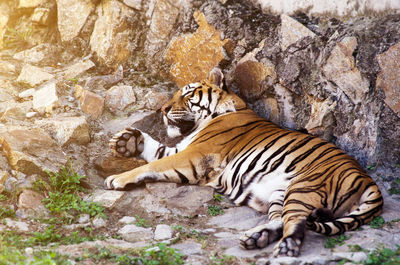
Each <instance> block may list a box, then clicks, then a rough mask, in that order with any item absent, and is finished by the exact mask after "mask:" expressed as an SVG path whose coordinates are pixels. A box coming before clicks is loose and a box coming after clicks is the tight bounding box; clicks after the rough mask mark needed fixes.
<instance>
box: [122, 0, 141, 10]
mask: <svg viewBox="0 0 400 265" xmlns="http://www.w3.org/2000/svg"><path fill="white" fill-rule="evenodd" d="M123 2H124V4H125V5H127V6H129V7H132V8H134V9H136V10H141V9H142V0H123Z"/></svg>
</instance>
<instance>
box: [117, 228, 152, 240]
mask: <svg viewBox="0 0 400 265" xmlns="http://www.w3.org/2000/svg"><path fill="white" fill-rule="evenodd" d="M118 234H119V235H120V236H121V237H122V238H123V239H124V240H126V241H128V242H139V241H149V240H151V239H153V232H152V231H151V228H144V227H138V226H136V225H125V226H124V227H122V228H121V229H119V230H118Z"/></svg>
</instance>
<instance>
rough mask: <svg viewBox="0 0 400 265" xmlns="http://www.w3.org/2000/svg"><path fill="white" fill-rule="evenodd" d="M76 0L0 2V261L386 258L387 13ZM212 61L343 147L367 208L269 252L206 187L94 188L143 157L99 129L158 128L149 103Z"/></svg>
mask: <svg viewBox="0 0 400 265" xmlns="http://www.w3.org/2000/svg"><path fill="white" fill-rule="evenodd" d="M17 2H18V4H17ZM83 2H84V4H82V3H83ZM83 2H82V1H77V0H57V1H53V0H42V1H39V0H30V1H28V0H24V1H22V0H21V1H15V2H14V1H4V2H1V3H0V33H1V34H0V39H1V41H0V47H3V48H2V49H1V50H0V151H1V152H0V191H1V194H0V206H1V207H0V218H1V219H2V221H3V222H1V224H0V251H1V253H0V264H68V263H70V264H132V263H133V262H136V264H157V263H151V260H153V261H154V260H163V261H162V262H161V264H182V263H184V264H260V265H261V264H338V263H341V264H343V263H346V262H353V263H365V264H384V262H385V260H386V261H387V262H388V263H386V264H400V262H399V256H400V247H399V246H398V245H396V244H399V242H400V222H399V218H400V203H399V201H400V197H399V194H400V182H399V177H398V173H399V171H400V166H399V163H400V160H399V156H398V153H399V152H398V151H399V150H400V142H398V141H397V140H396V139H398V136H399V132H400V130H399V129H398V128H399V126H400V114H399V113H400V108H399V106H398V105H396V104H397V103H398V100H397V99H398V97H399V95H400V94H399V93H400V92H399V91H398V84H399V78H398V77H399V70H398V64H399V61H398V58H400V57H399V56H398V54H399V51H400V46H399V41H400V33H399V31H398V28H399V26H400V16H398V15H385V16H377V17H365V18H364V17H363V18H352V19H349V20H346V19H336V18H325V17H319V18H315V17H311V16H307V15H305V14H296V15H294V16H287V15H281V16H277V15H275V14H269V13H263V12H261V11H260V10H259V9H257V8H256V7H254V6H252V5H250V4H248V3H247V2H246V3H247V4H240V3H238V2H236V1H211V0H209V1H187V3H186V2H185V3H183V2H184V1H183V2H179V3H175V2H173V1H168V0H158V1H146V0H143V1H138V0H124V1H117V0H107V1H101V3H100V1H83ZM71 10H72V11H73V12H71ZM4 11H7V12H5V13H4ZM249 17H251V18H252V19H249ZM4 21H5V22H4ZM184 48H188V49H187V50H185V49H184ZM215 65H219V66H220V67H221V68H222V69H223V71H224V74H225V76H226V79H227V83H228V85H229V87H231V88H232V89H233V90H234V91H235V92H237V93H238V94H240V95H241V96H242V97H243V98H244V99H246V101H247V102H248V103H249V104H250V106H251V107H253V108H254V109H255V110H256V111H257V112H258V113H259V114H260V115H262V116H264V117H266V118H269V119H271V120H272V121H274V122H276V123H278V124H280V125H282V126H285V127H289V128H292V129H301V130H307V131H308V132H309V133H312V134H315V135H319V136H321V137H324V138H325V139H328V140H330V141H333V142H335V143H336V144H338V145H339V146H340V147H341V148H343V149H345V150H346V151H348V152H349V153H350V154H352V155H354V156H356V157H357V159H359V160H360V162H361V164H362V165H363V166H364V167H366V169H367V170H368V171H369V172H370V174H371V175H372V177H373V178H374V179H375V180H376V181H377V182H378V184H379V186H380V188H381V190H382V192H383V194H384V198H385V205H384V212H383V214H382V218H377V219H376V220H374V222H373V223H372V225H370V226H369V225H365V226H363V228H362V229H360V230H358V231H353V232H348V233H346V234H345V235H344V236H340V237H331V238H326V237H324V236H320V235H317V234H314V233H307V237H306V239H305V241H304V244H303V250H302V255H301V256H300V257H297V258H292V257H278V258H273V257H272V256H271V252H272V246H269V247H267V248H265V249H262V250H254V251H245V250H242V249H240V248H239V244H238V238H239V237H240V235H241V233H242V232H243V231H245V230H247V229H249V228H251V227H253V226H255V225H257V224H260V223H262V222H265V221H266V217H265V216H263V215H261V214H259V213H257V212H255V211H253V210H251V209H249V208H247V207H235V206H234V205H232V204H231V203H230V202H229V201H227V199H225V198H224V197H222V196H220V195H219V194H215V193H214V192H213V191H212V190H211V189H209V188H204V187H197V186H185V185H183V186H180V185H176V184H166V183H163V184H157V183H154V184H146V185H143V186H140V187H131V188H130V189H129V190H127V191H106V190H103V188H102V184H103V181H104V178H105V177H106V176H108V175H111V174H114V173H118V172H121V171H125V170H129V169H131V168H134V167H137V166H140V165H142V164H143V163H145V162H144V161H141V160H137V159H133V158H131V159H122V158H115V157H113V156H112V155H111V153H110V151H109V150H108V140H109V139H110V137H111V136H112V135H113V134H114V133H116V132H117V131H118V130H120V129H123V128H125V127H127V126H130V125H131V124H133V123H134V124H135V126H136V127H138V128H140V129H142V130H144V131H147V132H149V133H150V134H151V135H153V136H154V137H155V138H157V139H160V140H161V141H166V142H168V141H170V144H171V143H172V140H171V139H166V138H165V131H164V128H163V125H162V123H161V119H160V113H159V112H158V111H157V110H158V109H159V108H160V107H161V106H162V105H163V103H164V102H166V101H167V99H168V98H169V97H170V96H171V95H172V93H173V91H175V90H176V88H177V86H181V85H184V84H185V83H187V82H189V81H194V80H197V79H198V78H203V77H204V76H205V75H206V74H207V72H208V71H209V70H210V69H211V68H212V67H214V66H215ZM349 84H350V85H349ZM62 166H66V167H65V168H64V171H63V170H62ZM60 169H61V171H60ZM49 172H53V173H50V174H49ZM56 172H59V173H57V174H56ZM81 176H87V177H86V178H83V177H81ZM63 202H68V203H66V204H65V203H63ZM154 246H155V247H154ZM143 249H146V250H143ZM395 258H397V261H395ZM35 262H36V263H35ZM46 262H47V263H46Z"/></svg>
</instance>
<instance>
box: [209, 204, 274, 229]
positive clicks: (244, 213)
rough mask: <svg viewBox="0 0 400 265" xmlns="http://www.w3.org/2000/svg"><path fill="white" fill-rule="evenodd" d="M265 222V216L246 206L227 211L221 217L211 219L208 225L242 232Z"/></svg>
mask: <svg viewBox="0 0 400 265" xmlns="http://www.w3.org/2000/svg"><path fill="white" fill-rule="evenodd" d="M267 221H268V217H267V215H262V214H260V213H258V212H256V211H255V210H253V209H251V208H249V207H247V206H242V207H234V208H230V209H227V210H226V211H225V213H224V214H223V215H220V216H215V217H213V218H211V219H210V220H209V221H208V225H210V226H213V227H215V226H216V227H223V228H233V229H236V230H240V231H244V230H248V229H250V228H253V227H255V226H257V225H259V224H262V223H264V222H267Z"/></svg>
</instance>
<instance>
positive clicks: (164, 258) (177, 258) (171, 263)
mask: <svg viewBox="0 0 400 265" xmlns="http://www.w3.org/2000/svg"><path fill="white" fill-rule="evenodd" d="M134 260H135V262H136V263H139V264H143V265H158V264H160V265H161V264H162V265H179V264H183V263H184V260H183V254H181V253H179V252H178V251H177V250H176V249H173V248H169V247H167V245H166V244H164V243H159V244H157V245H156V246H154V247H150V248H147V249H145V250H143V251H142V252H141V253H140V256H139V257H138V258H135V259H134ZM136 263H135V264H136Z"/></svg>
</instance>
